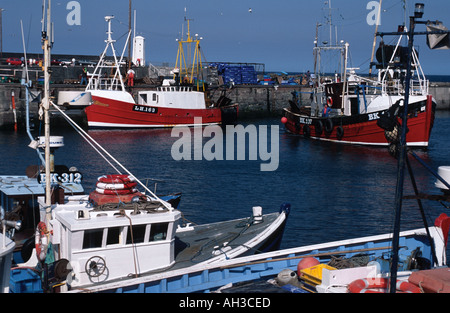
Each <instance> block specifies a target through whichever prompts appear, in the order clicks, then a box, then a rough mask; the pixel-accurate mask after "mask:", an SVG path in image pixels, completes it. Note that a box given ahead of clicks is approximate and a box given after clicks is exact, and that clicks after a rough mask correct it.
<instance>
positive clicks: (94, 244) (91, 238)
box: [83, 229, 103, 249]
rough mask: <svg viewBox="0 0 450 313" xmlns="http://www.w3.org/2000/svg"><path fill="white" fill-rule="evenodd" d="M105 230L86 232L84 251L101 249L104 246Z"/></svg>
mask: <svg viewBox="0 0 450 313" xmlns="http://www.w3.org/2000/svg"><path fill="white" fill-rule="evenodd" d="M102 239H103V229H89V230H85V231H84V237H83V249H92V248H100V247H101V246H102Z"/></svg>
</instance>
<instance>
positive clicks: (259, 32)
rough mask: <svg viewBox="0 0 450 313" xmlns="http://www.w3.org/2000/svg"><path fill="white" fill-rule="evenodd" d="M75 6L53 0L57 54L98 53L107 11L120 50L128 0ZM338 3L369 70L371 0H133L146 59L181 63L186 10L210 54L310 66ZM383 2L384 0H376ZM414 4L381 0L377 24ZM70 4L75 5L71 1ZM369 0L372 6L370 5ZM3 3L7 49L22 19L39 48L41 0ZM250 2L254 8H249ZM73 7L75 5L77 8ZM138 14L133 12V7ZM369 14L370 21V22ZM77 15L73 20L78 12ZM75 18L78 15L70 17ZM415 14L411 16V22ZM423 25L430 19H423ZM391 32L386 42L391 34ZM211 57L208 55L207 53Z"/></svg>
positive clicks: (437, 66) (443, 63)
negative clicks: (178, 57)
mask: <svg viewBox="0 0 450 313" xmlns="http://www.w3.org/2000/svg"><path fill="white" fill-rule="evenodd" d="M76 2H77V3H78V4H79V8H80V9H79V11H74V10H75V9H74V7H72V6H71V0H52V21H53V22H54V23H55V44H54V47H53V50H52V52H53V53H54V54H86V55H100V54H101V52H102V51H103V49H104V47H105V42H104V40H105V39H106V29H107V24H106V22H105V19H104V17H105V16H106V15H114V16H115V18H114V20H113V23H112V27H113V31H114V34H113V38H114V39H117V43H116V50H117V51H118V52H119V54H120V53H121V51H122V49H123V46H124V44H125V39H126V34H127V31H128V12H129V10H128V6H129V1H128V0H109V1H105V0H78V1H76ZM330 2H331V6H332V8H333V10H332V11H331V12H332V24H333V27H332V30H333V39H332V40H333V41H334V40H335V34H336V32H337V34H338V39H339V40H344V41H346V42H348V43H349V44H350V55H349V56H350V64H349V66H351V67H355V68H359V69H360V70H359V71H360V72H365V73H367V72H368V70H369V62H370V58H371V52H372V43H373V38H374V32H375V25H370V24H373V23H370V14H371V13H373V12H375V10H374V8H373V7H371V6H370V4H371V2H375V1H370V0H329V1H325V0H276V1H274V0H239V1H238V0H228V1H224V0H220V1H218V0H165V1H152V0H132V8H133V11H134V10H136V17H137V18H136V35H141V36H143V37H144V38H145V50H146V60H147V62H150V63H153V64H155V65H161V64H162V63H163V62H168V63H170V64H173V65H174V64H175V60H176V55H177V47H178V46H177V42H176V39H177V38H180V36H181V32H182V25H183V21H184V16H185V8H186V12H187V17H188V18H189V19H191V34H192V35H193V34H199V36H202V37H203V40H202V44H201V47H202V50H203V53H204V57H205V59H206V61H208V62H238V63H264V64H265V69H266V71H285V72H306V71H307V70H312V69H313V66H314V58H313V53H312V49H313V46H314V39H315V34H316V24H317V23H321V24H322V26H321V27H319V38H320V39H319V41H324V40H327V38H328V41H329V38H330V35H329V30H330V28H329V24H327V20H328V17H329V12H330V11H329V10H328V8H329V3H330ZM377 2H378V1H377ZM405 2H406V3H407V16H409V15H412V14H413V11H414V2H413V1H405V0H383V2H382V16H381V25H380V26H379V29H378V30H379V31H384V32H390V31H396V30H397V25H399V24H402V23H403V22H404V20H405V11H404V10H403V6H404V3H405ZM420 2H422V3H424V4H425V15H424V19H427V20H428V19H429V20H440V21H443V22H444V25H447V26H449V25H450V14H449V13H448V12H450V1H448V0H421V1H420ZM68 5H69V6H68ZM368 5H369V6H368ZM0 8H2V9H4V11H3V13H2V17H3V34H2V39H3V51H4V52H22V51H23V47H22V35H21V27H20V21H21V20H22V23H23V28H24V38H25V42H26V49H27V52H34V53H36V52H41V51H42V49H41V41H40V36H41V35H40V31H41V17H42V0H0ZM250 9H251V10H250ZM74 13H76V14H75V15H74ZM133 15H134V14H133ZM68 17H69V18H70V17H79V23H78V24H79V25H76V24H75V25H69V23H68V21H67V19H68ZM368 18H369V22H368ZM72 20H75V19H74V18H73V19H72ZM72 24H73V23H72ZM408 24H409V21H408V22H407V25H408ZM417 30H418V31H419V30H420V31H423V30H425V27H424V26H423V25H419V26H418V28H417ZM392 39H393V38H392V37H389V38H388V37H386V38H385V42H387V43H389V42H391V40H392ZM415 44H416V47H417V49H418V50H419V53H420V59H421V64H422V66H423V68H424V71H425V72H426V73H427V74H429V75H450V62H449V61H448V60H450V58H449V57H450V50H433V51H432V50H430V49H428V47H427V45H426V39H425V37H424V36H416V38H415ZM205 59H204V60H203V61H205Z"/></svg>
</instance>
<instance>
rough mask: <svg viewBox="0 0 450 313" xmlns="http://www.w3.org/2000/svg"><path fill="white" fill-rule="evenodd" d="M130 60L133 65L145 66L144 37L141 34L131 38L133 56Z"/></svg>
mask: <svg viewBox="0 0 450 313" xmlns="http://www.w3.org/2000/svg"><path fill="white" fill-rule="evenodd" d="M131 61H132V62H133V64H134V65H135V66H145V38H144V37H142V36H136V37H134V38H133V57H132V59H131Z"/></svg>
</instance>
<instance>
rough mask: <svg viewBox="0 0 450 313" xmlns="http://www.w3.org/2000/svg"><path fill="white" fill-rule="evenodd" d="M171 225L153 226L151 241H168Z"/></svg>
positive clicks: (160, 224)
mask: <svg viewBox="0 0 450 313" xmlns="http://www.w3.org/2000/svg"><path fill="white" fill-rule="evenodd" d="M168 227H169V223H159V224H152V226H151V229H150V238H149V241H159V240H166V238H167V229H168Z"/></svg>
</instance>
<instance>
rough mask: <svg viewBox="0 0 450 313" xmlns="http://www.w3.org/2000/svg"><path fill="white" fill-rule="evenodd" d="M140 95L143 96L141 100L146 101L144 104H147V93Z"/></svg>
mask: <svg viewBox="0 0 450 313" xmlns="http://www.w3.org/2000/svg"><path fill="white" fill-rule="evenodd" d="M139 95H140V96H141V98H142V100H143V101H144V103H147V94H146V93H141V94H139Z"/></svg>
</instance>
